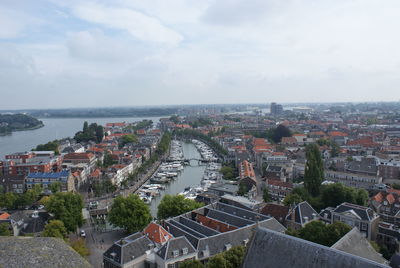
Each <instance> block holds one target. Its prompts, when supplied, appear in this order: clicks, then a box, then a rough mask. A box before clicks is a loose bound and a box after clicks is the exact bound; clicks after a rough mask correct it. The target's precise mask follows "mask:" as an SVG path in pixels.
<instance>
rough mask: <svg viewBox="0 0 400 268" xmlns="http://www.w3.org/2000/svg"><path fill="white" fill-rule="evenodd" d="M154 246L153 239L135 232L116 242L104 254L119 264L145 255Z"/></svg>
mask: <svg viewBox="0 0 400 268" xmlns="http://www.w3.org/2000/svg"><path fill="white" fill-rule="evenodd" d="M153 247H154V243H153V241H151V240H150V239H149V238H148V237H147V236H144V235H143V234H141V233H135V234H132V235H130V236H128V237H125V238H123V239H121V240H119V241H117V242H115V243H114V244H113V245H112V246H111V247H110V248H109V249H108V250H107V251H106V252H104V254H103V255H104V257H106V258H108V259H111V260H114V261H115V262H117V263H119V264H125V263H127V262H130V261H131V260H132V259H133V258H138V257H140V256H143V255H144V254H146V251H147V250H150V249H152V248H153Z"/></svg>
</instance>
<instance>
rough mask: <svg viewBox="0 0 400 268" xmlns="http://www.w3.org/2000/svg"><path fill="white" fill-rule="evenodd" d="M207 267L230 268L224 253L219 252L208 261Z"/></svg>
mask: <svg viewBox="0 0 400 268" xmlns="http://www.w3.org/2000/svg"><path fill="white" fill-rule="evenodd" d="M207 268H228V261H227V260H226V259H225V258H224V256H223V255H222V254H217V255H215V256H214V257H212V258H210V260H209V262H208V263H207Z"/></svg>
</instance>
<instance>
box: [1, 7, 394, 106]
mask: <svg viewBox="0 0 400 268" xmlns="http://www.w3.org/2000/svg"><path fill="white" fill-rule="evenodd" d="M399 14H400V1H398V0H385V1H381V0H325V1H320V0H286V1H282V0H145V1H143V0H63V1H61V0H47V1H44V0H35V1H32V0H1V1H0V93H1V94H0V110H2V109H28V108H29V109H30V108H69V107H104V106H138V105H140V106H143V105H175V104H213V103H269V102H272V101H276V102H285V103H287V102H337V101H345V102H348V101H350V102H351V101H354V102H359V101H361V102H364V101H400V34H399V29H400V16H399Z"/></svg>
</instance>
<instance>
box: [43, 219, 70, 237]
mask: <svg viewBox="0 0 400 268" xmlns="http://www.w3.org/2000/svg"><path fill="white" fill-rule="evenodd" d="M67 234H68V231H67V229H66V228H65V226H64V223H63V222H62V221H60V220H51V221H50V222H49V223H48V224H46V226H45V227H44V230H43V232H42V236H45V237H58V238H62V239H64V238H65V237H67Z"/></svg>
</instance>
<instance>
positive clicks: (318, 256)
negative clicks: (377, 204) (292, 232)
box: [242, 227, 388, 268]
mask: <svg viewBox="0 0 400 268" xmlns="http://www.w3.org/2000/svg"><path fill="white" fill-rule="evenodd" d="M242 267H243V268H259V267H260V268H269V267H271V268H287V267H291V268H303V267H307V268H321V267H324V268H376V267H385V268H388V266H386V265H383V264H379V263H377V262H373V261H370V260H368V259H364V258H361V257H358V256H355V255H351V254H348V253H345V252H342V251H339V250H336V249H332V248H328V247H325V246H322V245H318V244H315V243H312V242H309V241H306V240H302V239H300V238H297V237H292V236H289V235H286V234H282V233H279V232H275V231H272V230H268V229H266V228H262V227H259V228H258V229H257V231H256V233H255V235H254V237H253V239H252V241H251V243H250V246H249V247H248V250H247V255H246V257H245V260H244V263H243V266H242Z"/></svg>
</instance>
